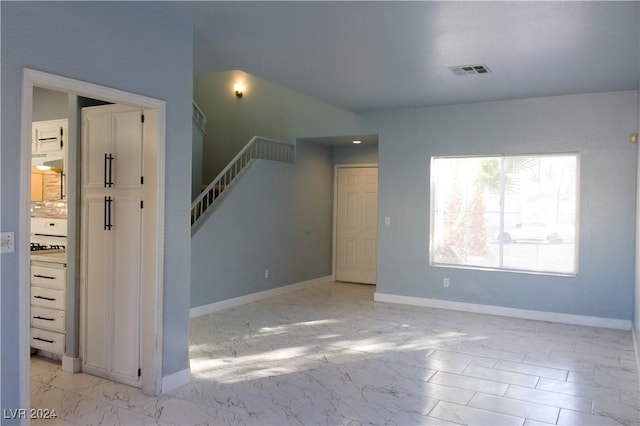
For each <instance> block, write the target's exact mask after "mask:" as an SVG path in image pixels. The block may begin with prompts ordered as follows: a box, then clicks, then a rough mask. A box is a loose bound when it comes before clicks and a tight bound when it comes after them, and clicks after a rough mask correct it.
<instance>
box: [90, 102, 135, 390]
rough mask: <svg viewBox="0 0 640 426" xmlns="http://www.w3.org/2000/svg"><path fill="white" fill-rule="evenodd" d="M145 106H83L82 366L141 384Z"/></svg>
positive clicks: (112, 377) (104, 375) (105, 374)
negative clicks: (142, 109) (141, 108)
mask: <svg viewBox="0 0 640 426" xmlns="http://www.w3.org/2000/svg"><path fill="white" fill-rule="evenodd" d="M142 132H143V123H142V121H141V111H140V110H134V109H131V108H127V107H123V106H119V105H109V106H103V107H91V108H85V109H83V140H82V148H83V154H82V156H83V165H84V167H83V169H84V170H83V213H82V224H83V232H82V239H83V249H82V255H83V259H82V262H81V263H82V265H83V268H84V270H83V274H82V276H83V283H82V289H83V291H84V296H83V308H82V312H83V313H82V320H81V321H82V323H83V332H82V348H83V365H82V369H83V370H84V371H86V372H88V373H91V374H95V375H99V376H102V377H106V378H109V379H111V380H115V381H118V382H121V383H125V384H128V385H133V386H140V385H141V381H140V377H139V368H140V342H141V339H140V306H141V299H140V297H141V296H140V288H141V283H142V261H141V252H142V220H143V212H144V209H142V195H143V190H142V184H141V179H140V178H141V176H142V170H143V164H142V137H143V133H142Z"/></svg>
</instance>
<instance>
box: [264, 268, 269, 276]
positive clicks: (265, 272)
mask: <svg viewBox="0 0 640 426" xmlns="http://www.w3.org/2000/svg"><path fill="white" fill-rule="evenodd" d="M264 277H265V278H269V269H265V270H264Z"/></svg>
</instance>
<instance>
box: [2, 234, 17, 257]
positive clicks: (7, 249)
mask: <svg viewBox="0 0 640 426" xmlns="http://www.w3.org/2000/svg"><path fill="white" fill-rule="evenodd" d="M15 241H16V239H15V234H14V233H13V232H0V253H13V252H15V251H16V247H15Z"/></svg>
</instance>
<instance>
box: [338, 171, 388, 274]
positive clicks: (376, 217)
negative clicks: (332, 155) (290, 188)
mask: <svg viewBox="0 0 640 426" xmlns="http://www.w3.org/2000/svg"><path fill="white" fill-rule="evenodd" d="M354 168H368V169H370V168H376V169H378V172H379V171H380V170H379V167H378V163H356V164H334V166H333V253H332V256H331V281H335V280H336V256H337V253H338V248H337V244H338V238H337V237H338V230H337V225H338V170H339V169H354ZM378 182H379V180H378ZM378 217H379V216H378V212H376V221H377V218H378ZM376 245H377V237H376ZM377 264H378V257H377V254H376V265H377ZM376 268H377V266H376Z"/></svg>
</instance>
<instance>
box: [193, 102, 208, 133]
mask: <svg viewBox="0 0 640 426" xmlns="http://www.w3.org/2000/svg"><path fill="white" fill-rule="evenodd" d="M191 104H192V105H193V113H192V115H191V116H192V117H193V121H195V123H196V124H197V125H198V127H200V129H201V130H202V134H204V135H206V134H207V131H206V130H205V128H206V127H207V116H206V115H204V112H202V110H201V109H200V107H199V106H198V104H197V103H196V101H191Z"/></svg>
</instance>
